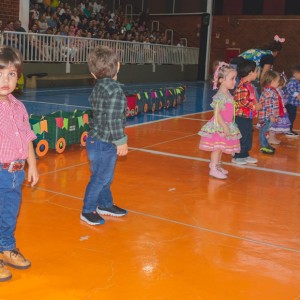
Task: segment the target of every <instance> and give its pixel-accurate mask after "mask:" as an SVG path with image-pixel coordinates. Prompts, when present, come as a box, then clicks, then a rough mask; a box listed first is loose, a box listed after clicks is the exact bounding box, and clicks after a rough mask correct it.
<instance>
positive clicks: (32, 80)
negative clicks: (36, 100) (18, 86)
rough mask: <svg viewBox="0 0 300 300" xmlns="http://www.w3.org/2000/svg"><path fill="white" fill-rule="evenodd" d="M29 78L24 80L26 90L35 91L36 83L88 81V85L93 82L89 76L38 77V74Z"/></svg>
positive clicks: (61, 75)
mask: <svg viewBox="0 0 300 300" xmlns="http://www.w3.org/2000/svg"><path fill="white" fill-rule="evenodd" d="M30 75H31V76H30V77H27V79H26V88H27V89H36V88H37V86H38V81H41V82H46V81H52V82H54V81H61V80H70V81H72V80H88V81H89V83H90V84H92V83H93V82H94V77H93V76H92V75H91V74H58V75H46V76H42V77H39V76H38V74H37V75H34V74H30Z"/></svg>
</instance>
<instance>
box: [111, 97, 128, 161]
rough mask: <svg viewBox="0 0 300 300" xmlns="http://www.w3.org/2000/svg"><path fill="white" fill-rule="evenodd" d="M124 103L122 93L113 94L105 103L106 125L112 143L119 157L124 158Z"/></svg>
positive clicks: (125, 140) (126, 151)
mask: <svg viewBox="0 0 300 300" xmlns="http://www.w3.org/2000/svg"><path fill="white" fill-rule="evenodd" d="M126 101H127V100H126V97H125V95H124V93H123V92H115V93H113V94H112V95H111V97H110V100H109V101H108V102H107V105H108V107H107V123H108V126H109V129H110V133H111V136H112V143H113V144H115V145H116V147H117V154H118V155H119V156H125V155H127V153H128V146H127V135H126V134H125V132H124V125H123V119H124V106H126Z"/></svg>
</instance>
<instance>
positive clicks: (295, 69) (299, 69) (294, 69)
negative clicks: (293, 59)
mask: <svg viewBox="0 0 300 300" xmlns="http://www.w3.org/2000/svg"><path fill="white" fill-rule="evenodd" d="M292 73H293V74H294V73H300V65H295V66H293V67H292Z"/></svg>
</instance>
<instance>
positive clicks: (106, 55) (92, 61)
mask: <svg viewBox="0 0 300 300" xmlns="http://www.w3.org/2000/svg"><path fill="white" fill-rule="evenodd" d="M118 62H119V60H118V57H117V55H116V53H115V52H114V51H113V50H112V49H110V48H108V47H103V46H98V47H96V48H94V49H93V50H92V51H91V52H90V54H89V55H88V66H89V70H90V72H91V73H93V74H94V75H95V76H96V77H97V79H102V78H113V77H114V76H115V75H116V74H117V72H118Z"/></svg>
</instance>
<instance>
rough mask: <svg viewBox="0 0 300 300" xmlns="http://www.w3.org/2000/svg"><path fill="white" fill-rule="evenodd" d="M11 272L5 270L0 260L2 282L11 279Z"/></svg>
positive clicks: (0, 280)
mask: <svg viewBox="0 0 300 300" xmlns="http://www.w3.org/2000/svg"><path fill="white" fill-rule="evenodd" d="M11 277H12V275H11V272H10V271H9V270H8V269H6V268H5V266H4V263H3V262H2V260H0V282H3V281H7V280H9V279H11Z"/></svg>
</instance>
